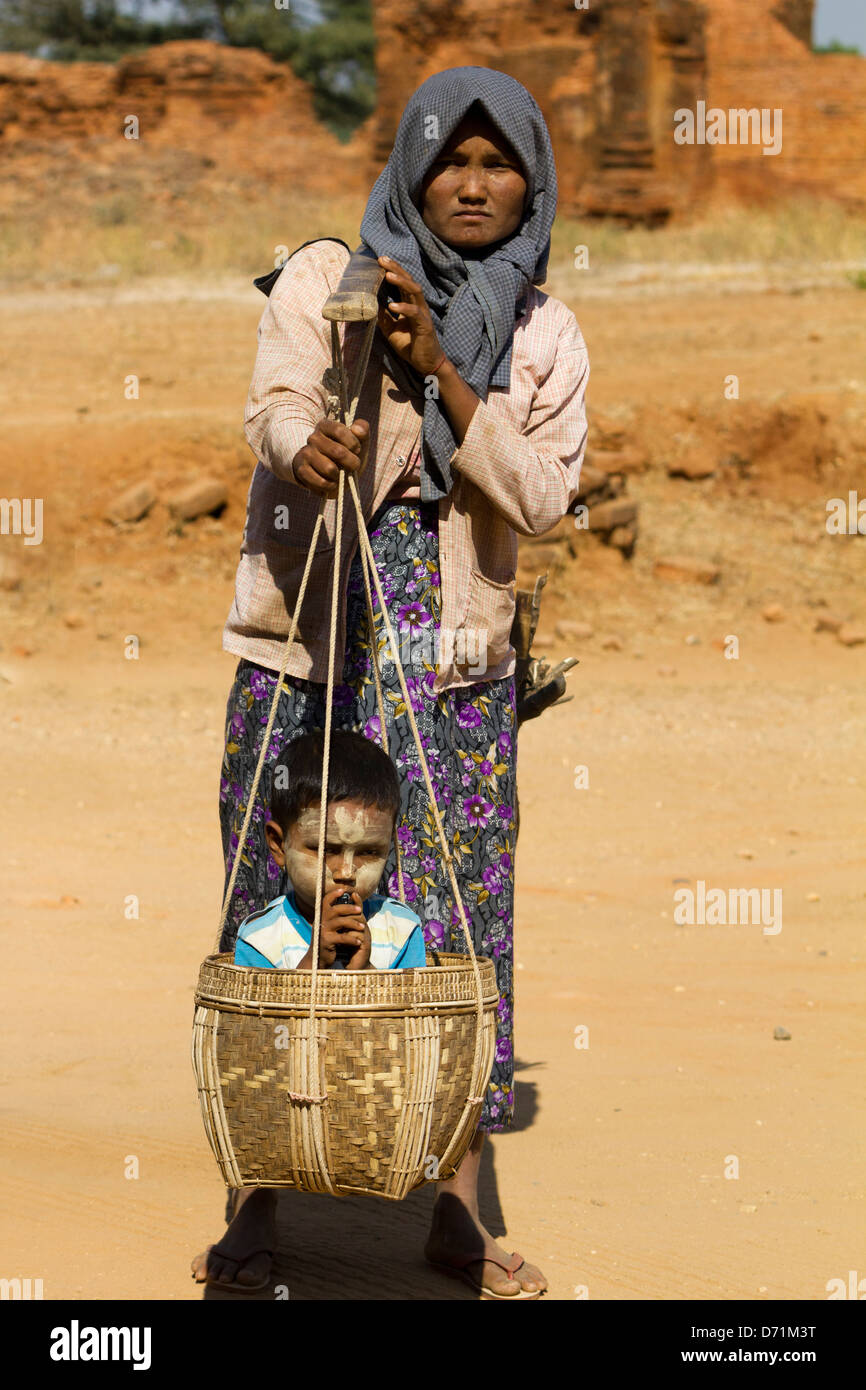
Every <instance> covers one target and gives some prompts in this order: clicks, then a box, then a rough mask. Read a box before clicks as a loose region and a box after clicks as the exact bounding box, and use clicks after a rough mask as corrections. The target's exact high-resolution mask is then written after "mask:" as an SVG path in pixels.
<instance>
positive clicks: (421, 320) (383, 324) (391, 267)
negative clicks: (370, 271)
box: [379, 256, 443, 376]
mask: <svg viewBox="0 0 866 1390" xmlns="http://www.w3.org/2000/svg"><path fill="white" fill-rule="evenodd" d="M379 264H380V265H381V266H383V267H384V268H385V270H386V272H387V274H386V276H385V279H386V280H387V282H388V284H389V285H393V287H394V288H395V289H397V290H399V291H400V298H399V299H398V300H396V301H395V302H393V303H391V304H390V305H389V308H388V309H385V308H383V307H382V306H381V305H380V307H379V329H380V331H381V333H382V336H383V337H384V338H385V340H386V342H387V343H388V346H389V347H390V348H391V349H392V350H393V351H394V352H396V353H397V356H398V357H402V358H403V361H404V362H408V363H409V366H410V367H414V369H415V371H416V372H417V373H418V374H419V376H430V375H432V374H433V373H434V372H436V371H437V370H438V368H439V367H440V366H442V365H443V352H442V348H441V346H440V343H439V339H438V338H437V336H436V329H435V328H434V327H433V320H432V318H431V317H430V309H429V307H428V305H427V301H426V299H425V298H424V291H423V290H422V289H421V286H420V285H416V283H415V281H414V280H413V279H412V277H411V275H409V274H408V273H407V272H406V271H405V270H404V269H403V267H402V266H401V265H398V264H397V262H396V261H394V260H392V259H391V257H390V256H380V257H379ZM389 311H393V312H389Z"/></svg>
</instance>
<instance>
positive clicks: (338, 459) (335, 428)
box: [292, 417, 370, 497]
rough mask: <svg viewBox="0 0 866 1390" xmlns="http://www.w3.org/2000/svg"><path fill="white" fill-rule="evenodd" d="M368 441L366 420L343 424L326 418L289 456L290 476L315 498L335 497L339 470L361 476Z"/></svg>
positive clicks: (368, 434) (368, 428)
mask: <svg viewBox="0 0 866 1390" xmlns="http://www.w3.org/2000/svg"><path fill="white" fill-rule="evenodd" d="M369 442H370V426H369V424H368V423H367V421H366V420H356V421H355V423H354V424H353V425H343V424H341V423H340V421H339V420H329V419H328V418H327V417H325V418H324V419H322V420H320V421H319V423H318V424H317V425H316V428H315V429H314V430H313V433H312V434H311V435H310V436H309V438H308V439H307V442H306V444H305V445H304V447H303V449H299V450H298V452H297V453H296V454H295V457H294V458H293V459H292V476H293V478H294V480H295V482H296V483H298V484H299V485H300V486H301V487H305V488H306V489H307V491H308V492H312V493H315V495H316V496H317V497H336V495H337V481H338V479H339V476H340V469H341V468H342V469H344V470H345V471H346V472H347V473H357V474H358V476H359V477H360V475H361V473H362V472H363V471H364V467H365V465H366V462H367V449H368V447H369Z"/></svg>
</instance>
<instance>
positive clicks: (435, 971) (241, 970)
mask: <svg viewBox="0 0 866 1390" xmlns="http://www.w3.org/2000/svg"><path fill="white" fill-rule="evenodd" d="M231 954H232V953H231V951H221V952H217V953H216V954H214V955H209V956H205V958H204V960H203V961H202V963H201V966H200V967H199V969H200V970H201V969H204V967H205V966H206V965H207V966H210V967H211V968H212V969H215V970H229V971H231V972H232V973H234V972H235V971H237V973H238V974H244V975H248V976H252V975H253V974H258V975H267V976H268V978H270V979H283V978H284V977H286V976H288V975H291V976H294V977H297V976H298V975H303V976H306V977H309V976H310V974H311V973H312V972H311V971H309V970H300V971H299V970H286V969H284V968H283V967H282V966H279V965H273V966H264V965H235V963H234V961H233V960H231V959H228V957H230V956H231ZM427 954H428V955H429V954H430V952H429V951H428V953H427ZM436 954H437V955H438V956H439V958H440V960H441V959H443V958H444V959H445V960H446V961H447V964H446V965H430V964H427V965H411V966H401V967H399V968H398V969H397V970H376V971H362V970H323V969H320V970H318V971H317V974H318V976H319V978H320V979H321V978H322V977H323V976H328V978H334V977H345V976H352V975H365V976H367V977H368V978H377V977H382V978H388V979H396V978H399V979H406V978H407V977H410V976H415V975H420V974H421V972H422V971H423V973H424V976H425V978H426V977H428V976H430V975H437V976H441V975H445V974H448V973H449V972H450V971H453V970H457V971H463V970H471V969H472V960H471V958H470V957H469V956H468V955H464V954H463V953H462V952H456V951H454V952H448V951H437V952H436ZM476 960H477V961H478V969H479V970H484V969H485V967H486V966H490V967H492V969H493V972H494V975H495V973H496V966H495V965H494V963H493V961H492V960H491V959H490V957H489V956H477V957H476Z"/></svg>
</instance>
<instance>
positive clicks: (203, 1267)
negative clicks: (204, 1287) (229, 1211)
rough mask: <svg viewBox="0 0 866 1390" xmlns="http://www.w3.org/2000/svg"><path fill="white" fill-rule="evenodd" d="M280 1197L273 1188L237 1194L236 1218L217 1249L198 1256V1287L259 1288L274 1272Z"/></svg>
mask: <svg viewBox="0 0 866 1390" xmlns="http://www.w3.org/2000/svg"><path fill="white" fill-rule="evenodd" d="M276 1208H277V1194H276V1192H275V1191H274V1190H273V1188H268V1187H248V1188H244V1189H242V1190H241V1191H239V1192H238V1194H237V1198H236V1201H235V1215H234V1217H233V1218H232V1220H231V1221H230V1223H229V1225H228V1227H227V1229H226V1233H225V1235H224V1236H223V1238H222V1240H220V1241H219V1243H218V1245H209V1246H208V1248H207V1250H205V1251H204V1253H203V1254H201V1255H197V1256H196V1257H195V1259H194V1260H193V1262H192V1265H191V1269H192V1273H193V1277H194V1278H195V1281H196V1283H198V1284H204V1283H205V1282H206V1281H207V1280H208V1279H209V1280H210V1282H211V1283H212V1284H213V1283H219V1284H226V1285H230V1284H242V1285H247V1286H248V1287H250V1288H255V1287H257V1286H259V1285H260V1284H261V1283H262V1282H263V1280H266V1279H267V1278H268V1276H269V1275H270V1272H271V1265H272V1263H273V1252H274V1248H275V1243H276Z"/></svg>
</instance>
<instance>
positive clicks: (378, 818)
mask: <svg viewBox="0 0 866 1390" xmlns="http://www.w3.org/2000/svg"><path fill="white" fill-rule="evenodd" d="M320 815H321V807H320V806H319V805H318V804H317V805H315V806H308V807H307V808H306V810H304V811H302V812H301V814H300V815H299V816H298V818H297V820H296V821H293V822H292V824H291V825H290V826H289V828H288V831H287V832H286V835H285V836H283V832H282V830H281V829H280V827H279V826H278V825H277V823H276V821H268V824H267V827H266V834H267V840H268V846H269V848H270V851H271V854H272V855H273V856H274V859H275V860H276V862H277V863H278V864H279V866H280V868H283V867H284V866H285V868H286V869H287V871H288V875H289V878H290V879H291V881H292V887H293V888H294V890H295V897H296V899H297V901H298V905H299V906H303V907H305V908H306V909H308V912H310V913H311V912H312V911H313V910H314V908H315V903H316V868H317V864H318V857H319V817H320ZM393 831H394V817H393V815H392V814H391V812H390V811H382V810H380V809H379V807H378V806H370V805H367V804H366V803H365V802H363V801H360V800H357V799H353V800H349V801H336V802H329V803H328V818H327V827H326V840H325V882H324V888H323V892H324V893H327V892H328V891H329V890H330V889H332V888H337V887H342V888H344V889H345V890H346V892H348V893H357V894H358V896H359V897H360V899H361V901H362V902H363V901H364V900H365V899H366V898H369V897H370V895H371V893H375V891H376V889H377V888H378V886H379V881H380V879H381V877H382V872H383V870H384V868H385V861H386V859H387V858H388V852H389V850H390V848H391V836H392V834H393Z"/></svg>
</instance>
